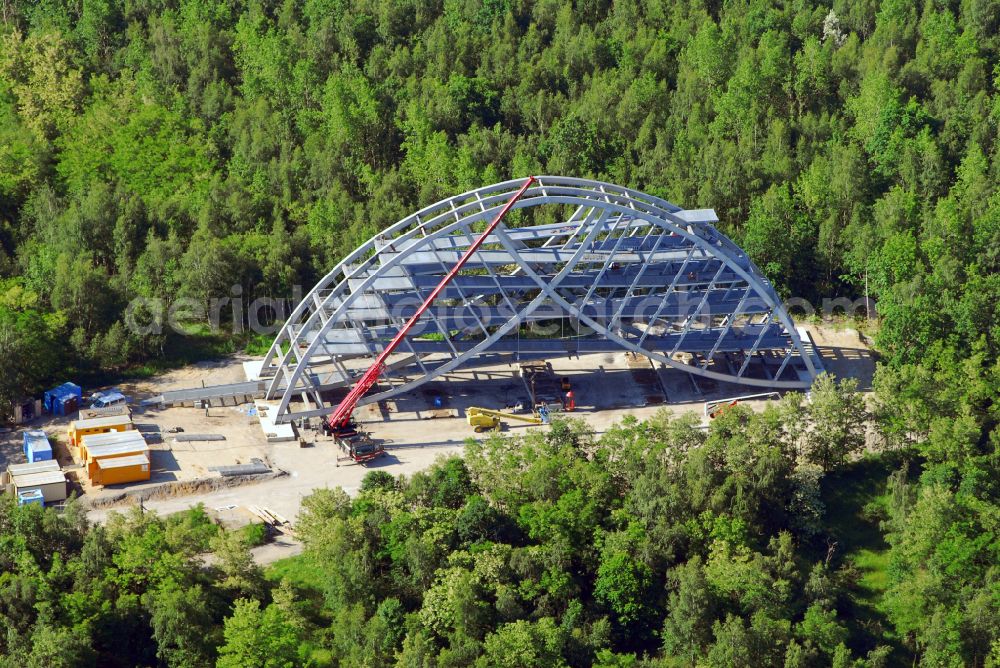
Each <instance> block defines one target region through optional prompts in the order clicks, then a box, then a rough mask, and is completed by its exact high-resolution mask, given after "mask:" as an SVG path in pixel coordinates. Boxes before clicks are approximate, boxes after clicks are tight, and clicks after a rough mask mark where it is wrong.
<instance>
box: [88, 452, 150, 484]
mask: <svg viewBox="0 0 1000 668" xmlns="http://www.w3.org/2000/svg"><path fill="white" fill-rule="evenodd" d="M149 469H150V466H149V455H148V454H146V453H143V454H141V455H130V456H128V457H111V458H106V459H98V460H97V461H96V466H95V467H94V473H93V475H91V477H90V478H91V480H92V481H93V482H94V484H96V485H120V484H122V483H127V482H140V481H143V480H149Z"/></svg>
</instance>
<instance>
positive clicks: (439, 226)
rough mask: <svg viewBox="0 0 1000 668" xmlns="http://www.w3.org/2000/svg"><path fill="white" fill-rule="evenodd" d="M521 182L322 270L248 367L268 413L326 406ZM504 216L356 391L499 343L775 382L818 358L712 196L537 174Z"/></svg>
mask: <svg viewBox="0 0 1000 668" xmlns="http://www.w3.org/2000/svg"><path fill="white" fill-rule="evenodd" d="M521 185H523V180H512V181H506V182H503V183H498V184H495V185H491V186H487V187H484V188H479V189H477V190H473V191H470V192H467V193H463V194H461V195H456V196H454V197H450V198H448V199H445V200H442V201H440V202H438V203H436V204H433V205H431V206H428V207H426V208H424V209H421V210H420V211H418V212H416V213H414V214H412V215H410V216H408V217H406V218H404V219H403V220H401V221H399V222H398V223H396V224H395V225H393V226H391V227H389V228H388V229H386V230H384V231H383V232H382V233H380V234H379V235H377V236H375V237H373V238H372V239H369V240H368V241H367V242H366V243H364V244H363V245H362V246H360V247H359V248H357V249H356V250H355V251H354V252H352V253H351V254H350V255H348V256H347V257H346V258H345V259H344V260H343V261H342V262H340V263H339V264H338V265H337V266H336V267H334V268H333V270H332V271H330V273H328V274H327V275H326V276H324V277H323V278H322V279H321V280H320V281H319V283H317V284H316V286H315V287H313V289H312V290H310V291H309V293H308V294H306V295H305V297H304V298H303V299H302V301H301V302H300V303H299V304H298V305H297V306H296V307H295V308H294V309H293V310H292V312H291V314H290V316H289V318H288V320H287V321H286V322H285V323H284V325H283V326H282V327H281V329H280V330H279V331H278V333H277V335H276V337H275V340H274V343H273V344H272V345H271V348H270V350H269V351H268V354H267V356H266V358H265V360H264V363H263V366H262V367H261V378H262V379H264V380H265V382H266V387H267V389H266V397H267V398H268V399H271V400H277V401H278V402H279V403H278V411H277V415H275V416H274V418H275V419H276V420H277V421H279V422H285V421H289V420H292V419H296V418H301V417H308V416H314V415H325V414H327V413H329V412H330V402H329V401H327V400H326V399H325V398H324V393H325V392H327V391H329V390H332V389H335V388H339V387H345V386H349V385H351V384H352V383H353V382H354V380H355V379H356V378H357V377H358V376H360V374H362V373H363V372H364V371H365V369H366V368H367V367H368V365H369V364H370V362H371V361H372V359H374V357H375V356H376V355H378V353H379V352H381V351H382V349H383V348H384V347H385V345H386V344H387V343H388V341H389V340H390V339H391V338H392V337H393V336H394V335H395V333H396V332H397V331H398V329H399V328H400V327H401V326H402V324H403V323H404V322H405V321H406V320H407V319H408V318H409V317H410V316H411V315H413V314H414V313H415V311H416V309H417V307H418V306H419V305H420V304H421V302H422V301H423V299H424V297H425V296H426V295H427V294H428V293H429V292H430V291H431V290H432V289H433V288H434V287H435V286H436V285H437V283H438V281H439V280H440V278H441V277H442V276H443V275H444V274H446V273H447V272H448V270H449V269H450V268H451V267H452V266H453V265H454V264H455V263H456V261H457V260H458V258H459V256H460V255H461V254H462V253H463V251H464V250H466V249H467V248H468V247H469V246H470V245H471V244H472V243H473V241H474V240H475V239H476V237H477V236H478V235H477V233H476V229H477V226H478V227H479V229H482V225H483V223H484V221H488V220H490V219H492V217H494V216H495V215H496V214H497V212H498V211H499V210H500V209H501V208H502V207H503V205H504V204H505V203H507V202H508V201H509V200H510V199H511V196H512V194H513V193H515V192H516V191H517V190H518V189H519V188H520V186H521ZM538 207H546V208H548V209H552V210H550V211H546V210H543V209H538ZM518 212H520V213H519V214H518ZM512 215H520V217H521V219H520V220H519V221H517V223H518V224H513V225H512V224H510V221H508V222H507V224H500V225H499V226H498V227H497V228H496V229H495V230H494V231H493V233H491V234H490V235H489V236H488V237H487V238H486V240H485V243H484V244H483V246H482V247H481V248H479V250H478V251H476V253H475V254H474V255H473V256H472V257H471V259H470V260H469V262H468V264H467V265H466V266H465V267H464V268H463V270H462V271H461V272H460V273H459V275H458V276H456V277H455V278H454V280H453V281H452V282H451V283H450V284H449V285H448V287H447V289H446V290H445V291H444V292H443V293H442V294H441V295H440V297H439V299H438V301H437V302H435V303H434V305H433V307H432V308H431V309H430V310H429V311H428V312H427V313H426V314H425V315H424V316H423V318H422V319H421V320H420V322H419V326H418V328H417V330H415V331H414V333H413V335H412V336H411V337H410V338H408V339H407V340H406V341H405V342H404V344H403V346H402V347H401V349H400V350H399V352H397V353H395V354H394V355H392V356H391V357H390V358H389V363H388V365H387V373H386V378H385V380H384V381H383V383H382V384H381V385H380V386H379V387H377V388H376V390H375V391H373V392H371V393H370V394H369V395H368V396H366V397H365V398H364V400H363V401H362V402H361V403H362V404H367V403H372V402H374V401H379V400H382V399H387V398H390V397H393V396H395V395H398V394H401V393H404V392H407V391H409V390H412V389H414V388H416V387H417V386H419V385H421V384H423V383H425V382H427V381H429V380H432V379H434V378H437V377H439V376H441V375H442V374H445V373H447V372H449V371H452V370H454V369H456V368H458V367H459V366H463V365H466V366H469V365H472V364H474V363H475V362H476V361H481V362H486V361H490V362H495V361H497V359H498V358H500V359H502V358H504V357H506V359H508V360H512V359H515V358H516V359H527V358H538V357H554V356H559V355H578V354H584V353H592V352H606V351H617V350H626V351H632V352H636V353H641V354H643V355H646V356H647V357H649V358H651V359H652V360H655V361H657V362H661V363H663V364H665V365H667V366H670V367H675V368H678V369H682V370H684V371H686V372H688V373H692V374H695V375H698V376H703V377H706V378H711V379H715V380H719V381H726V382H734V383H741V384H745V385H751V386H758V387H767V388H776V389H802V388H806V387H808V386H809V385H811V383H812V380H813V378H815V376H816V375H817V373H818V372H819V371H820V369H819V368H818V367H819V361H818V359H817V358H815V357H814V355H813V352H812V350H811V349H809V347H808V346H806V345H804V343H803V341H802V339H801V337H800V335H799V333H798V332H797V331H796V329H795V326H794V324H793V323H792V320H791V318H790V317H789V315H788V313H787V312H786V311H785V309H784V308H783V306H782V304H781V302H780V300H779V299H778V297H777V295H776V293H775V291H774V289H773V287H772V285H771V283H770V282H769V281H768V280H767V278H766V277H765V276H764V275H763V274H762V273H761V272H760V270H759V269H758V268H757V267H756V266H755V265H754V264H753V262H752V261H751V260H750V259H749V258H748V257H747V255H746V253H744V252H743V251H742V250H741V249H740V248H739V247H737V246H736V244H734V243H733V242H732V241H731V240H730V239H728V238H727V237H726V236H725V235H723V234H722V233H720V232H719V231H718V230H717V229H716V228H715V227H714V226H713V223H715V222H718V218H717V217H716V216H715V212H714V211H712V210H711V209H702V210H684V209H681V208H680V207H678V206H676V205H674V204H671V203H669V202H667V201H665V200H663V199H660V198H658V197H654V196H652V195H648V194H645V193H641V192H638V191H635V190H631V189H628V188H624V187H621V186H616V185H613V184H610V183H603V182H599V181H592V180H586V179H577V178H568V177H560V176H542V177H537V182H536V183H535V184H533V185H532V186H531V187H530V188H528V190H527V191H526V192H525V193H524V195H523V196H522V197H521V199H519V200H518V201H517V202H516V203H515V204H514V207H513V210H512ZM538 219H542V222H538ZM547 219H554V220H556V221H557V222H555V223H552V222H546V220H547Z"/></svg>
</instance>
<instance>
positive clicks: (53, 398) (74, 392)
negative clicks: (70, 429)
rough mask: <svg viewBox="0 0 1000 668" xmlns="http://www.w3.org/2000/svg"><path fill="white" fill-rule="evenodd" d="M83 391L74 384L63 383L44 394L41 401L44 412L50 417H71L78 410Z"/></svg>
mask: <svg viewBox="0 0 1000 668" xmlns="http://www.w3.org/2000/svg"><path fill="white" fill-rule="evenodd" d="M82 399H83V391H82V390H81V389H80V386H79V385H77V384H75V383H63V384H62V385H60V386H59V387H56V388H53V389H51V390H49V391H48V392H46V393H45V396H44V397H43V399H42V403H43V404H44V407H45V410H47V411H48V412H49V413H51V414H52V415H71V414H73V413H75V412H76V411H78V410H80V404H81V403H82Z"/></svg>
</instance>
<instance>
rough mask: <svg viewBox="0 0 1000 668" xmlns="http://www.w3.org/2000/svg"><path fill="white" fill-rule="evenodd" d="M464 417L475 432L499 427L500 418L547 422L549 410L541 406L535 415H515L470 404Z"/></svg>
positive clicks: (536, 422)
mask: <svg viewBox="0 0 1000 668" xmlns="http://www.w3.org/2000/svg"><path fill="white" fill-rule="evenodd" d="M465 419H466V420H468V422H469V426H470V427H472V428H473V429H475V430H476V433H477V434H481V433H482V432H484V431H490V430H495V429H499V428H500V423H501V420H520V421H521V422H528V423H529V424H548V423H549V412H548V410H546V408H545V407H544V406H542V407H541V408H540V409H539V411H538V413H537V414H536V415H517V414H515V413H504V412H503V411H494V410H490V409H489V408H480V407H478V406H470V407H469V408H467V409H465Z"/></svg>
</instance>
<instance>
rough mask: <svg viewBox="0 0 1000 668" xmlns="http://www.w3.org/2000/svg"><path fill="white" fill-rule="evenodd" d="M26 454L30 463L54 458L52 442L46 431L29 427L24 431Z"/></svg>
mask: <svg viewBox="0 0 1000 668" xmlns="http://www.w3.org/2000/svg"><path fill="white" fill-rule="evenodd" d="M24 456H25V457H27V458H28V462H29V463H30V462H40V461H43V460H45V459H52V444H51V443H49V437H48V436H46V435H45V432H44V431H42V430H41V429H29V430H28V431H26V432H24Z"/></svg>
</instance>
